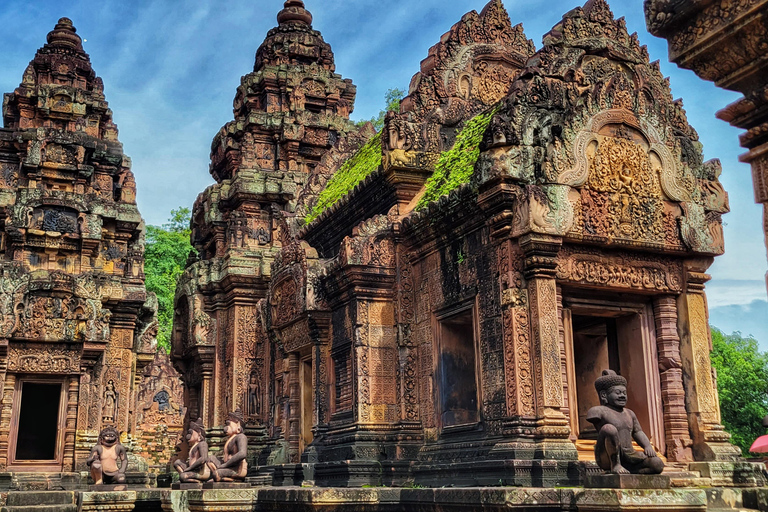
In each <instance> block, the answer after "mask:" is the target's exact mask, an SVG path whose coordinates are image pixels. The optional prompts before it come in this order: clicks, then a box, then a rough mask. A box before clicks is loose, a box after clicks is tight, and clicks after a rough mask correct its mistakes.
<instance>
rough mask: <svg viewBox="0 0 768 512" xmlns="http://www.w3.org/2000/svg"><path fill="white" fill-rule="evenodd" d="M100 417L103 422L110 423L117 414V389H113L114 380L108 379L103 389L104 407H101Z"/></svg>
mask: <svg viewBox="0 0 768 512" xmlns="http://www.w3.org/2000/svg"><path fill="white" fill-rule="evenodd" d="M102 411H103V412H102V415H101V419H102V421H104V423H112V422H114V421H115V417H116V416H117V391H115V381H113V380H111V379H110V380H109V382H107V388H106V389H105V390H104V408H103V409H102Z"/></svg>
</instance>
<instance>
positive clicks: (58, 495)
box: [0, 491, 77, 512]
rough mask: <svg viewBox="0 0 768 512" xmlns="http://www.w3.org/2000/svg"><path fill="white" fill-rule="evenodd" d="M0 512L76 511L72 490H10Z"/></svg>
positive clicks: (75, 499)
mask: <svg viewBox="0 0 768 512" xmlns="http://www.w3.org/2000/svg"><path fill="white" fill-rule="evenodd" d="M0 512H77V493H76V492H73V491H37V492H29V491H17V492H14V491H11V492H9V493H8V500H7V502H6V506H5V507H2V508H0Z"/></svg>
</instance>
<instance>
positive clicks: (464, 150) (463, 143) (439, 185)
mask: <svg viewBox="0 0 768 512" xmlns="http://www.w3.org/2000/svg"><path fill="white" fill-rule="evenodd" d="M500 108H501V104H498V105H496V106H495V107H493V108H492V109H490V110H487V111H485V112H483V113H481V114H478V115H476V116H475V117H473V118H472V119H470V120H469V121H467V122H466V123H464V127H463V128H462V129H461V132H459V134H458V135H457V136H456V142H455V143H454V144H453V147H452V148H451V149H449V150H448V151H443V152H442V153H441V154H440V158H439V159H438V160H437V164H436V165H435V171H434V172H433V173H432V176H430V177H429V179H428V180H427V183H426V185H425V188H426V190H425V191H424V195H423V196H421V199H419V202H418V204H417V205H416V210H421V209H422V208H424V207H425V206H427V205H428V204H429V203H431V202H432V201H436V200H438V199H440V197H442V196H444V195H447V194H449V193H450V192H451V191H452V190H454V189H456V188H458V187H459V186H461V185H463V184H464V183H469V179H470V178H471V177H472V172H473V171H474V170H475V163H476V162H477V159H478V158H480V142H481V141H482V140H483V134H484V133H485V130H486V129H488V125H489V124H491V119H493V116H494V115H495V114H496V113H497V112H498V111H499V109H500Z"/></svg>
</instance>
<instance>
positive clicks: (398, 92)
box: [357, 89, 405, 132]
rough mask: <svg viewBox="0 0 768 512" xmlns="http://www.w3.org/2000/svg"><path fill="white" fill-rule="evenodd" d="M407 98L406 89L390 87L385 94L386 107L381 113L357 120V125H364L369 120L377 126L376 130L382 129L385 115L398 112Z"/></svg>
mask: <svg viewBox="0 0 768 512" xmlns="http://www.w3.org/2000/svg"><path fill="white" fill-rule="evenodd" d="M403 98H405V91H404V90H402V89H389V90H387V92H386V94H384V104H385V105H386V106H387V107H386V109H384V110H381V111H379V115H378V116H376V117H372V118H371V119H368V120H362V121H358V122H357V126H362V125H364V124H365V123H367V122H369V121H370V122H371V123H373V127H374V128H376V131H377V132H379V131H381V129H382V128H384V117H385V116H386V115H387V112H389V111H390V110H391V111H394V112H398V111H399V110H400V102H401V101H402V100H403Z"/></svg>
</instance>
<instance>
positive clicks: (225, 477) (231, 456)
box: [208, 409, 248, 482]
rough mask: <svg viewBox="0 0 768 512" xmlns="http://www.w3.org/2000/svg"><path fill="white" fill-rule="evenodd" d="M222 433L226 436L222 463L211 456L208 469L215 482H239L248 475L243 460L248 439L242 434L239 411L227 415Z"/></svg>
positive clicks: (246, 450) (246, 466) (245, 463)
mask: <svg viewBox="0 0 768 512" xmlns="http://www.w3.org/2000/svg"><path fill="white" fill-rule="evenodd" d="M224 433H225V434H226V435H227V440H226V442H225V443H224V456H223V458H224V461H220V460H219V459H218V458H217V457H216V456H215V455H211V456H210V457H209V460H208V467H209V468H210V469H211V472H212V473H213V479H214V480H215V481H217V482H221V481H223V482H235V481H240V482H241V481H243V480H245V477H246V475H247V474H248V463H247V462H246V460H245V458H246V456H247V455H248V438H247V437H246V436H245V434H243V413H242V412H240V409H238V410H236V411H235V412H231V413H229V415H228V416H227V422H226V424H225V425H224Z"/></svg>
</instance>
